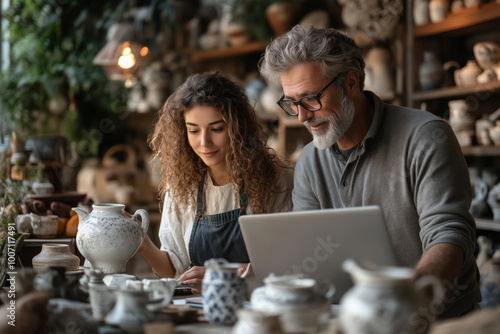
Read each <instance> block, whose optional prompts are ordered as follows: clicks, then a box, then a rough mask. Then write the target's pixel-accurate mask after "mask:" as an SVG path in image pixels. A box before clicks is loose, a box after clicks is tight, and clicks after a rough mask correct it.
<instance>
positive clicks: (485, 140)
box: [475, 115, 493, 146]
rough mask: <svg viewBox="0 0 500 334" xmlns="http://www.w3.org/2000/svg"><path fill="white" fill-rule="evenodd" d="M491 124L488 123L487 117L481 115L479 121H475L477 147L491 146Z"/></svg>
mask: <svg viewBox="0 0 500 334" xmlns="http://www.w3.org/2000/svg"><path fill="white" fill-rule="evenodd" d="M492 126H493V123H492V122H491V121H490V119H489V117H488V115H483V116H482V117H481V118H480V119H478V120H477V121H476V125H475V128H476V141H477V143H478V144H479V145H482V146H488V145H491V139H490V133H489V131H490V128H491V127H492Z"/></svg>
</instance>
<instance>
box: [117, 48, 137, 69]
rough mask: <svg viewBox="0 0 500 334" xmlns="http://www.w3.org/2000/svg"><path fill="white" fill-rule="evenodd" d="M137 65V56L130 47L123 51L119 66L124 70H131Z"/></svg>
mask: <svg viewBox="0 0 500 334" xmlns="http://www.w3.org/2000/svg"><path fill="white" fill-rule="evenodd" d="M134 65H135V56H134V54H133V53H132V49H130V47H128V46H125V47H124V48H123V51H122V55H121V56H120V58H118V66H120V67H121V68H123V69H129V68H131V67H133V66H134Z"/></svg>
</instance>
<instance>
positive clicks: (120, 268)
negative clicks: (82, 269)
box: [72, 204, 149, 274]
mask: <svg viewBox="0 0 500 334" xmlns="http://www.w3.org/2000/svg"><path fill="white" fill-rule="evenodd" d="M92 208H93V210H92V212H91V213H87V212H86V211H84V210H82V209H80V208H73V209H72V210H73V211H75V212H76V213H77V214H78V218H79V221H80V223H79V224H78V233H77V235H76V246H77V247H78V249H79V250H80V252H81V253H82V255H83V256H84V257H85V258H86V259H87V260H88V261H89V262H90V264H91V266H92V268H93V269H100V270H102V271H103V272H104V273H105V274H113V273H123V272H125V265H126V263H127V261H128V260H129V259H130V258H131V257H132V256H133V255H134V254H135V252H136V251H137V249H139V247H140V245H141V244H142V242H143V240H144V237H145V236H146V232H147V230H148V227H149V215H148V213H147V212H146V211H145V210H143V209H139V210H137V211H136V212H135V213H134V215H133V216H132V218H128V217H127V216H126V215H125V213H124V208H125V205H123V204H94V205H92ZM139 216H140V217H141V218H142V223H141V224H140V225H139V223H138V222H137V221H136V218H137V217H139Z"/></svg>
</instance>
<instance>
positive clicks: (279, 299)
mask: <svg viewBox="0 0 500 334" xmlns="http://www.w3.org/2000/svg"><path fill="white" fill-rule="evenodd" d="M264 283H265V286H262V287H259V288H256V289H255V290H254V291H253V293H252V296H251V299H250V301H251V304H252V308H253V309H254V310H257V311H261V312H266V313H278V314H279V315H280V321H281V326H282V327H283V330H284V331H285V333H311V332H316V331H318V329H319V328H320V325H321V322H322V320H323V319H325V318H327V317H328V316H329V315H330V303H331V301H332V298H333V294H334V293H335V288H334V286H333V285H332V284H331V283H329V282H325V283H321V284H319V283H317V282H316V281H315V280H314V279H312V278H303V277H301V276H300V275H285V276H273V275H271V276H269V277H267V278H265V279H264Z"/></svg>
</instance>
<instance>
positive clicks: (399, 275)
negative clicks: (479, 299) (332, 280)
mask: <svg viewBox="0 0 500 334" xmlns="http://www.w3.org/2000/svg"><path fill="white" fill-rule="evenodd" d="M343 268H344V270H345V271H347V272H348V273H349V274H350V275H351V277H352V280H353V282H354V287H352V288H351V289H350V290H349V291H347V293H346V294H345V295H344V296H343V297H342V299H341V300H340V310H339V315H338V318H339V322H340V324H341V326H342V328H343V333H345V334H354V333H372V334H391V333H408V334H417V333H426V332H428V330H429V327H430V322H431V321H432V319H430V318H431V316H430V315H431V313H432V312H429V308H431V307H437V308H439V307H440V301H441V297H442V292H443V287H442V284H441V282H440V280H439V279H438V278H437V277H435V276H424V277H421V278H419V279H418V280H417V281H415V282H412V279H413V275H414V271H413V270H412V269H409V268H403V267H375V266H373V267H367V266H361V265H359V264H357V263H356V262H355V261H354V260H346V261H345V262H344V264H343ZM427 292H432V297H431V298H427V297H426V296H427ZM424 309H425V310H427V311H426V312H422V310H424Z"/></svg>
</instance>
